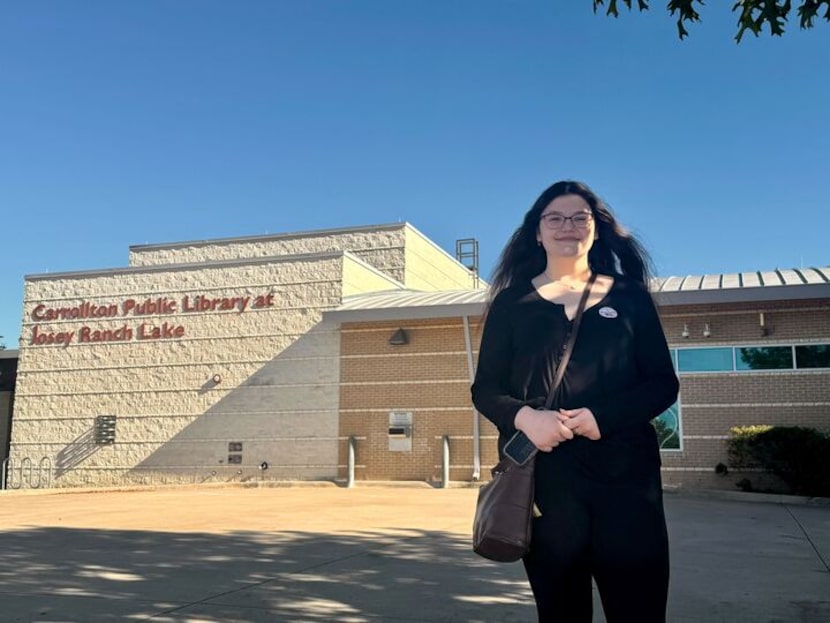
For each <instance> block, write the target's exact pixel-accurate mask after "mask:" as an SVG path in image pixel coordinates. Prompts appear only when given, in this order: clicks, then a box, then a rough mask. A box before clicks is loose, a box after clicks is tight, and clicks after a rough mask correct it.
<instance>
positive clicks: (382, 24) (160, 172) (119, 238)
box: [0, 0, 830, 348]
mask: <svg viewBox="0 0 830 623" xmlns="http://www.w3.org/2000/svg"><path fill="white" fill-rule="evenodd" d="M652 4H653V8H652V10H651V11H650V12H648V13H644V14H638V13H630V14H629V13H627V12H626V13H624V14H622V15H621V17H620V19H618V20H613V19H610V18H606V17H604V16H603V15H594V14H593V12H592V11H591V2H590V0H526V1H515V0H514V1H510V0H394V1H390V0H372V1H370V0H353V1H334V0H316V1H307V0H296V1H293V2H288V1H282V2H280V1H271V2H266V1H259V2H250V1H238V0H235V1H233V2H230V1H224V2H217V1H206V0H199V1H196V0H177V1H172V0H171V1H167V2H160V1H145V2H111V1H105V2H104V1H90V0H86V1H84V2H61V1H58V0H54V1H50V2H46V1H39V0H26V1H25V2H24V1H22V0H5V1H4V2H3V3H2V4H0V228H1V229H0V266H2V270H1V271H0V335H4V336H5V342H6V345H7V346H8V347H9V348H15V347H17V343H18V335H19V332H20V324H21V316H22V298H23V276H24V275H26V274H37V273H44V272H57V271H75V270H89V269H96V268H114V267H120V266H126V265H127V256H128V247H129V245H131V244H143V243H160V242H171V241H178V240H193V239H205V238H216V237H227V236H244V235H256V234H264V233H266V232H269V233H275V232H292V231H301V230H309V229H316V228H330V227H344V226H354V225H368V224H378V223H388V222H394V221H399V220H406V221H409V222H411V223H413V224H414V225H415V226H416V227H417V228H418V229H420V230H421V231H423V232H424V233H425V234H426V235H427V236H429V237H431V238H432V239H433V240H435V241H436V242H438V243H439V244H440V245H441V246H443V247H444V248H445V249H447V250H448V251H450V252H452V251H453V250H454V241H455V240H456V239H458V238H467V237H475V238H477V239H478V240H479V242H480V245H481V263H482V268H483V273H484V274H485V276H486V275H488V274H489V273H490V271H491V270H492V268H493V264H494V262H495V259H496V257H497V255H498V253H499V252H500V250H501V248H502V246H503V244H504V242H505V240H506V239H507V237H508V236H509V235H510V233H511V232H512V231H513V229H514V228H515V227H516V226H517V225H518V223H519V220H520V219H521V216H522V215H523V214H524V212H525V211H526V210H527V208H528V207H529V206H530V204H531V203H532V201H533V200H534V198H535V197H536V196H537V194H538V193H539V192H540V191H541V190H542V189H543V188H544V187H546V186H547V185H548V184H549V183H550V182H553V181H556V180H558V179H561V178H576V179H581V180H584V181H586V182H588V183H589V184H590V185H592V186H593V187H594V188H595V189H596V190H597V191H598V192H599V193H600V194H601V195H602V196H603V197H604V198H605V199H606V200H607V201H608V202H609V203H610V204H611V206H612V207H613V208H614V209H615V211H616V213H617V215H618V216H619V217H620V219H621V220H622V221H623V222H624V223H626V224H627V225H628V226H629V227H630V228H631V229H632V230H633V231H634V232H636V233H638V234H639V235H640V236H641V237H642V239H643V241H644V242H645V243H646V245H647V246H648V247H649V248H650V249H651V251H652V253H653V255H654V258H655V260H656V263H657V268H658V273H659V274H660V275H663V276H668V275H685V274H701V273H717V272H734V271H743V270H763V269H773V268H776V267H779V268H785V267H786V268H788V267H797V266H800V265H802V264H803V265H804V266H826V265H828V264H830V253H828V251H827V238H828V233H827V232H828V231H830V202H828V200H827V188H826V185H827V182H826V176H827V167H828V162H830V158H828V156H830V117H828V110H830V81H828V78H827V75H826V68H827V67H828V66H830V27H828V26H827V25H826V24H825V23H823V22H819V24H818V26H817V27H816V28H815V29H814V30H812V31H800V30H798V28H797V25H796V24H791V25H790V28H789V32H787V33H786V35H785V36H784V37H783V38H775V39H773V38H770V37H769V36H764V37H763V38H761V39H755V38H753V37H752V36H751V35H748V36H747V38H745V40H744V42H743V43H742V44H741V45H736V44H735V42H734V40H733V35H734V33H735V17H734V15H733V14H732V13H731V12H730V11H729V9H728V5H731V4H732V3H731V2H726V3H724V2H712V3H708V5H707V6H706V7H704V9H703V19H704V21H703V23H702V24H699V25H696V26H694V27H692V28H691V29H690V31H691V37H690V38H689V39H687V40H685V41H683V42H681V41H679V40H678V39H677V35H676V30H675V26H674V20H673V18H671V17H670V16H669V15H668V13H667V12H666V11H665V9H664V8H663V7H664V4H665V3H661V2H654V3H652Z"/></svg>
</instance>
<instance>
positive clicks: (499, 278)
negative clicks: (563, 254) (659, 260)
mask: <svg viewBox="0 0 830 623" xmlns="http://www.w3.org/2000/svg"><path fill="white" fill-rule="evenodd" d="M563 195H579V196H580V197H582V198H583V199H584V200H585V201H586V202H587V203H588V205H589V206H590V207H591V212H592V213H593V215H594V222H595V223H596V231H597V234H598V235H599V238H598V239H597V240H595V241H594V244H593V246H592V247H591V250H590V251H589V252H588V265H589V267H590V268H591V270H592V271H593V272H595V273H601V274H604V275H612V276H615V277H627V278H629V279H633V280H634V281H637V282H639V283H641V284H643V285H644V286H646V288H648V287H649V281H650V280H651V277H652V275H653V263H652V261H651V257H650V256H649V254H648V252H647V251H646V250H645V248H644V247H643V245H642V244H640V242H639V241H638V240H637V239H636V238H635V237H634V236H632V235H631V234H630V233H629V232H628V231H627V230H626V229H625V228H624V227H623V226H622V225H621V224H620V223H618V222H617V219H616V218H614V215H613V213H612V212H611V210H610V209H609V207H608V206H607V205H606V204H605V203H604V202H603V201H602V199H600V198H599V197H598V196H597V195H596V193H594V191H592V190H591V189H590V188H588V186H587V185H585V184H583V183H582V182H575V181H572V180H565V181H561V182H556V183H555V184H553V185H552V186H550V187H549V188H547V189H546V190H545V191H544V192H543V193H542V194H541V195H539V198H538V199H537V200H536V202H535V203H534V204H533V207H531V208H530V210H528V212H527V214H525V217H524V220H523V221H522V224H521V226H520V227H519V228H518V229H517V230H516V231H515V232H514V233H513V235H512V236H511V237H510V240H509V241H508V242H507V245H506V246H505V247H504V250H503V251H502V252H501V256H500V257H499V261H498V264H497V265H496V268H495V270H494V271H493V276H492V278H491V279H490V300H491V301H492V300H493V299H494V298H495V297H496V295H497V294H498V293H499V292H501V291H502V290H504V289H505V288H507V287H509V286H511V285H514V284H517V283H522V282H528V281H530V280H531V279H533V277H535V276H536V275H538V274H540V273H541V272H542V271H543V270H545V266H546V265H547V256H546V254H545V249H544V247H542V246H539V245H538V244H537V241H536V233H537V231H538V228H539V217H540V216H541V215H542V210H544V209H545V208H546V207H547V206H548V205H549V204H550V202H551V201H553V200H554V199H556V198H557V197H561V196H563Z"/></svg>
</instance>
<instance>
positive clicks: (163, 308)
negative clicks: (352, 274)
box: [31, 293, 274, 346]
mask: <svg viewBox="0 0 830 623" xmlns="http://www.w3.org/2000/svg"><path fill="white" fill-rule="evenodd" d="M273 305H274V294H273V293H270V294H262V295H259V296H232V297H210V296H206V295H204V294H198V295H195V296H193V295H185V296H184V297H182V298H181V299H180V300H176V299H171V298H167V297H158V298H152V299H151V298H147V299H144V300H141V301H140V300H136V299H132V298H131V299H125V300H123V301H121V302H120V303H109V304H104V305H101V304H97V303H91V302H89V301H82V302H81V303H79V304H78V305H75V306H73V307H49V306H47V305H44V304H42V303H41V304H39V305H36V306H35V308H34V309H33V310H32V320H33V321H34V322H35V323H42V322H49V321H56V320H86V319H106V318H123V317H141V316H169V315H172V314H179V313H184V314H187V313H193V312H201V313H208V312H218V311H223V312H230V311H236V312H238V313H242V312H244V311H247V310H249V309H262V308H265V307H273ZM184 334H185V328H184V325H181V324H176V323H174V322H168V321H166V322H161V323H158V322H151V321H147V322H141V323H139V324H137V325H129V324H123V325H122V326H120V327H106V328H100V327H99V328H93V327H89V326H82V327H80V328H78V329H76V330H72V331H46V330H43V329H42V328H40V327H39V326H38V325H37V324H35V326H34V327H32V340H31V343H32V344H35V345H38V346H50V345H52V346H69V344H71V343H73V342H75V343H78V344H94V343H99V342H129V341H131V340H165V339H175V338H181V337H184Z"/></svg>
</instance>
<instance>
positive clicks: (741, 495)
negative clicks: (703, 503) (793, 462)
mask: <svg viewBox="0 0 830 623" xmlns="http://www.w3.org/2000/svg"><path fill="white" fill-rule="evenodd" d="M663 493H665V494H669V495H678V496H682V497H688V498H699V499H710V500H728V501H733V502H758V503H761V504H782V505H784V504H786V505H790V506H830V498H823V497H808V496H803V495H784V494H781V493H755V492H743V491H721V490H718V489H666V488H664V489H663Z"/></svg>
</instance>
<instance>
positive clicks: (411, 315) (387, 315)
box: [323, 302, 485, 323]
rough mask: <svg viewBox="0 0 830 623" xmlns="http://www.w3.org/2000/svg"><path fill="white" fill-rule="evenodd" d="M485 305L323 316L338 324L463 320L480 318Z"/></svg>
mask: <svg viewBox="0 0 830 623" xmlns="http://www.w3.org/2000/svg"><path fill="white" fill-rule="evenodd" d="M484 306H485V303H483V302H479V303H454V304H452V305H422V306H418V307H379V308H373V309H331V310H328V311H324V312H323V316H324V317H327V318H331V319H332V320H334V321H336V322H340V323H343V322H372V321H382V320H429V319H430V318H461V317H462V316H480V315H481V314H482V313H484Z"/></svg>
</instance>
